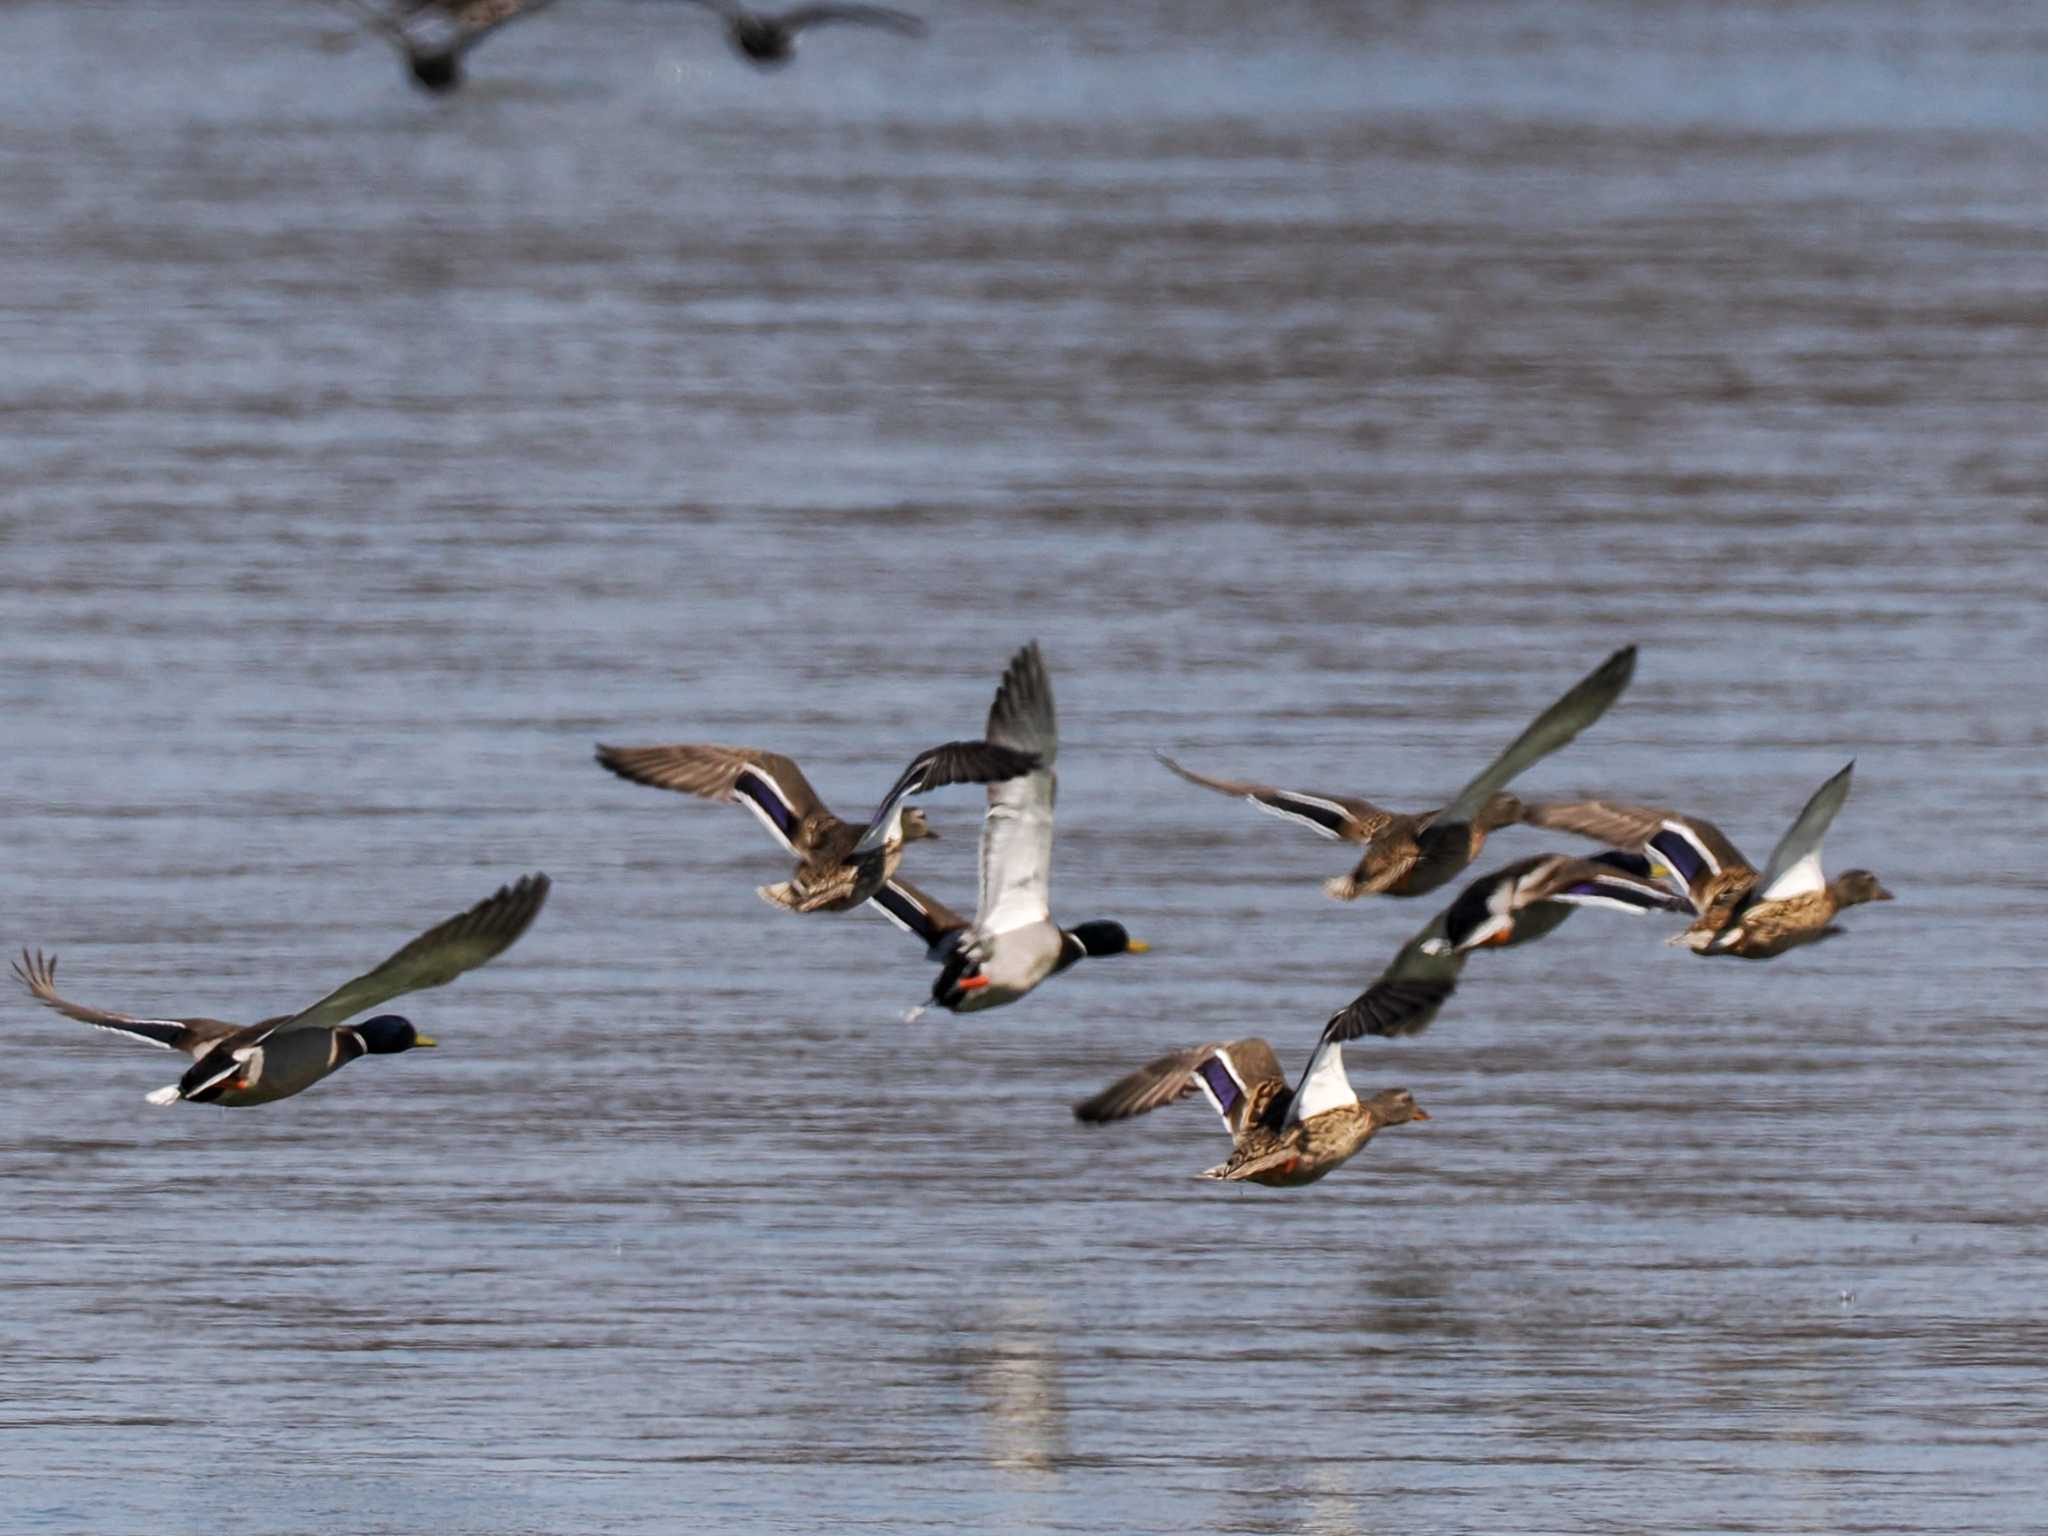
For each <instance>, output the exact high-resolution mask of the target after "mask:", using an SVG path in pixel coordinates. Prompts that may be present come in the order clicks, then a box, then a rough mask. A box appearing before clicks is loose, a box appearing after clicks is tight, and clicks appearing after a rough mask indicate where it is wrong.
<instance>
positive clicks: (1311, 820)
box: [1152, 752, 1393, 843]
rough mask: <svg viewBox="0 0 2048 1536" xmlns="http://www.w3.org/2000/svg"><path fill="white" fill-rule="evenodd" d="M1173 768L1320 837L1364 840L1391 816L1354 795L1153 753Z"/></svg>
mask: <svg viewBox="0 0 2048 1536" xmlns="http://www.w3.org/2000/svg"><path fill="white" fill-rule="evenodd" d="M1152 755H1153V756H1154V757H1156V758H1158V759H1159V761H1160V762H1162V763H1164V764H1165V765H1166V767H1167V768H1168V769H1170V770H1171V771H1172V772H1174V773H1177V774H1179V775H1180V776H1181V777H1182V778H1184V779H1186V780H1187V781H1188V782H1189V783H1190V784H1199V785H1201V786H1202V788H1204V789H1213V790H1215V791H1216V792H1217V793H1218V794H1222V795H1237V796H1240V797H1241V798H1243V799H1246V800H1249V801H1250V802H1251V803H1252V804H1253V805H1255V806H1257V807H1258V808H1259V809H1260V810H1262V811H1265V812H1267V813H1269V814H1271V815H1274V816H1281V817H1285V818H1286V819H1287V820H1288V821H1294V822H1299V823H1301V825H1303V826H1305V827H1307V828H1308V829H1309V830H1310V831H1311V832H1314V833H1316V834H1318V835H1319V836H1322V837H1328V838H1335V839H1338V840H1340V841H1342V842H1347V843H1363V842H1366V841H1368V840H1369V839H1370V838H1371V837H1372V835H1373V834H1374V833H1375V832H1377V831H1379V830H1380V828H1382V827H1384V826H1385V825H1386V824H1387V823H1388V822H1390V821H1392V820H1393V817H1392V816H1391V815H1390V814H1388V813H1387V812H1386V811H1383V810H1381V809H1380V808H1379V807H1378V806H1376V805H1374V804H1373V803H1372V802H1371V801H1370V800H1361V799H1359V798H1358V797H1357V796H1356V795H1329V794H1324V793H1323V792H1322V791H1320V790H1309V789H1279V788H1276V787H1275V786H1274V785H1271V784H1254V783H1252V782H1250V781H1248V780H1242V779H1212V778H1210V777H1209V775H1207V774H1206V773H1196V772H1195V771H1194V770H1193V769H1191V768H1183V767H1182V766H1181V765H1180V764H1179V763H1177V762H1175V761H1174V760H1173V759H1172V758H1170V757H1168V756H1167V755H1166V754H1165V753H1164V752H1155V753H1153V754H1152Z"/></svg>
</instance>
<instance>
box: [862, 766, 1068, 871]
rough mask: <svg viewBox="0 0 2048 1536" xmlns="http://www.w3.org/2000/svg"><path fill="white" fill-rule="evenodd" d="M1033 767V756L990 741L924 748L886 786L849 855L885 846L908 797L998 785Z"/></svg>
mask: <svg viewBox="0 0 2048 1536" xmlns="http://www.w3.org/2000/svg"><path fill="white" fill-rule="evenodd" d="M1037 766H1038V754H1037V753H1035V752H1020V751H1018V750H1017V749H1016V748H1014V747H1006V746H1001V745H999V744H997V743H996V742H993V741H949V742H946V743H944V744H942V745H940V746H936V747H928V748H926V749H925V750H924V751H922V752H920V753H918V754H917V756H916V757H914V758H912V759H911V760H910V766H909V767H908V768H905V769H904V770H903V772H902V773H900V774H898V775H897V778H896V782H895V783H894V784H892V785H890V786H889V793H888V794H886V795H884V796H883V797H882V803H881V804H880V805H878V806H876V807H875V814H874V815H873V816H872V817H870V818H869V819H868V824H867V829H866V830H865V831H863V832H862V833H861V835H860V841H859V842H857V843H855V844H854V845H853V851H854V852H855V853H872V852H874V850H875V849H877V848H879V847H881V846H882V844H884V843H885V842H887V841H888V840H889V835H890V832H891V830H892V829H893V828H894V827H895V825H896V817H897V813H898V810H899V808H900V807H901V806H902V804H903V802H904V801H905V800H906V799H908V798H909V797H910V796H912V795H920V794H923V793H924V792H925V791H926V790H931V789H943V788H944V787H945V786H946V785H948V784H991V783H1001V782H1002V781H1003V780H1005V779H1014V778H1016V777H1017V776H1018V775H1019V774H1025V773H1029V772H1030V771H1031V770H1032V769H1034V768H1036V767H1037Z"/></svg>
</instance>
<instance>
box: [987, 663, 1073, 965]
mask: <svg viewBox="0 0 2048 1536" xmlns="http://www.w3.org/2000/svg"><path fill="white" fill-rule="evenodd" d="M986 734H987V737H988V739H989V740H990V741H991V742H994V743H995V744H996V745H998V746H1003V747H1010V748H1012V749H1014V750H1016V751H1018V752H1030V753H1033V754H1035V755H1036V757H1037V758H1038V766H1037V767H1035V768H1033V769H1032V770H1031V771H1030V772H1029V773H1026V774H1023V775H1021V776H1019V777H1017V778H1013V779H1008V780H1005V781H1004V782H1002V783H999V784H992V785H990V786H989V791H988V814H987V815H986V816H984V817H983V818H982V823H981V904H980V906H979V907H977V908H976V909H975V914H974V926H975V927H976V929H978V930H979V931H981V932H983V933H1008V932H1010V931H1011V930H1012V929H1016V928H1027V927H1030V926H1031V925H1032V924H1034V923H1043V922H1046V921H1049V920H1050V918H1051V916H1052V815H1053V801H1054V799H1055V797H1056V795H1057V793H1058V786H1057V783H1056V781H1055V779H1054V777H1053V759H1054V758H1055V757H1056V756H1057V755H1058V753H1059V745H1060V743H1059V725H1058V722H1057V720H1056V718H1055V716H1054V713H1053V702H1052V679H1051V678H1050V677H1049V676H1048V675H1047V674H1046V670H1045V658H1044V656H1043V655H1041V654H1040V653H1039V649H1038V642H1037V641H1035V640H1034V641H1033V642H1032V643H1031V644H1029V645H1027V646H1025V647H1024V649H1022V650H1021V651H1019V652H1018V653H1017V654H1016V655H1015V656H1013V657H1011V658H1010V665H1009V667H1008V668H1007V669H1006V670H1005V671H1004V673H1003V681H1002V683H1001V685H1000V686H999V687H998V688H997V689H996V697H995V702H994V703H992V704H991V705H989V710H988V730H987V732H986Z"/></svg>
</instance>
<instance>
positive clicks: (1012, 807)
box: [874, 641, 1151, 1013]
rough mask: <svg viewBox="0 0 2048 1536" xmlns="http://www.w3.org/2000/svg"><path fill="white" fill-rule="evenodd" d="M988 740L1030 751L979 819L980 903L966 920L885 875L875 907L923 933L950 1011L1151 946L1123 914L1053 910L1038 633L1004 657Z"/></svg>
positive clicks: (1045, 700) (1053, 730)
mask: <svg viewBox="0 0 2048 1536" xmlns="http://www.w3.org/2000/svg"><path fill="white" fill-rule="evenodd" d="M987 735H988V739H989V740H990V741H991V742H994V743H997V744H1000V745H1002V746H1004V747H1007V748H1009V749H1011V750H1014V751H1016V752H1018V753H1022V754H1028V755H1029V756H1030V757H1031V758H1032V760H1033V762H1034V763H1035V765H1036V766H1034V767H1033V768H1032V770H1031V771H1030V772H1029V773H1025V774H1020V775H1018V776H1017V777H1015V778H1012V779H1007V780H1004V781H1003V782H1000V783H992V784H991V785H990V786H989V791H988V813H987V814H986V815H985V816H984V817H983V818H982V823H981V905H980V906H979V907H978V908H977V909H976V911H975V914H974V921H973V922H972V923H969V922H967V921H966V920H964V919H963V918H962V917H961V916H960V915H959V914H958V913H957V912H954V911H953V910H952V909H951V908H949V907H947V906H945V905H944V904H943V903H941V902H938V901H935V900H933V899H932V898H931V897H929V896H927V895H925V893H924V892H922V891H920V890H918V889H917V887H915V886H913V885H910V884H908V883H907V882H905V881H902V880H895V879H891V880H889V881H886V882H884V884H883V886H882V888H881V890H880V891H878V892H877V893H876V895H875V898H874V901H875V906H876V908H877V909H878V910H879V911H880V912H881V913H882V915H883V916H884V917H887V918H888V919H889V920H890V921H891V922H893V923H895V924H896V925H897V926H898V927H899V928H902V929H904V930H905V931H906V932H909V933H913V934H915V935H917V936H918V937H919V938H921V939H923V940H924V942H925V946H926V954H927V955H928V956H929V957H930V958H932V959H934V960H937V961H939V962H940V966H939V974H938V978H937V980H935V981H934V982H933V983H932V1001H933V1002H934V1003H935V1004H937V1005H938V1006H939V1007H941V1008H946V1009H950V1010H952V1011H953V1012H955V1013H977V1012H980V1011H981V1010H982V1009H985V1008H999V1007H1001V1006H1002V1005H1003V1004H1005V1003H1014V1002H1015V1001H1017V999H1018V998H1020V997H1023V996H1024V995H1025V994H1027V993H1028V992H1030V991H1031V990H1032V989H1033V988H1034V987H1036V986H1038V985H1039V983H1040V982H1043V981H1045V980H1046V979H1047V978H1049V977H1053V976H1057V975H1058V974H1059V973H1060V972H1061V971H1064V970H1066V969H1067V968H1068V967H1070V966H1072V965H1074V964H1075V963H1076V962H1077V961H1080V960H1085V959H1088V958H1089V957H1091V956H1093V957H1102V956H1108V955H1142V954H1144V953H1145V952H1146V950H1147V949H1149V948H1150V947H1151V946H1150V945H1148V944H1145V943H1143V942H1141V941H1139V940H1137V939H1134V938H1132V937H1131V936H1130V934H1129V932H1128V931H1126V930H1125V928H1124V926H1123V924H1122V923H1115V922H1109V921H1106V920H1105V921H1097V922H1092V923H1081V924H1078V925H1077V926H1075V927H1073V928H1062V927H1061V926H1060V925H1059V924H1058V923H1056V922H1054V921H1053V916H1052V813H1053V801H1054V798H1055V796H1056V792H1057V786H1056V783H1055V780H1054V772H1053V759H1054V758H1055V757H1057V756H1058V754H1059V725H1058V722H1057V720H1056V718H1055V716H1054V713H1053V702H1052V678H1051V677H1050V676H1049V675H1048V674H1047V672H1046V670H1045V657H1044V656H1043V655H1042V654H1041V653H1040V652H1039V649H1038V644H1037V642H1036V641H1034V642H1032V643H1031V644H1030V645H1027V646H1025V647H1024V649H1022V650H1021V651H1019V652H1017V654H1016V655H1015V656H1013V657H1011V658H1010V665H1009V667H1008V668H1007V669H1006V670H1005V671H1004V673H1003V680H1002V683H1001V685H1000V686H998V687H997V689H996V696H995V702H994V703H992V704H990V705H989V711H988V730H987Z"/></svg>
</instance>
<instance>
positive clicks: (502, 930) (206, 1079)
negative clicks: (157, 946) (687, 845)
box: [14, 875, 548, 1108]
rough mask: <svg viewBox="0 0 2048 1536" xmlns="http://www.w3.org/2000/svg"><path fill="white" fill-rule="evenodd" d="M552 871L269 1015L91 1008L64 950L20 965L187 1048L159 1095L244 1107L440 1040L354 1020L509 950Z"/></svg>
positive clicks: (385, 1019) (39, 981)
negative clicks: (64, 978)
mask: <svg viewBox="0 0 2048 1536" xmlns="http://www.w3.org/2000/svg"><path fill="white" fill-rule="evenodd" d="M547 895H548V877H547V876H546V875H527V876H524V877H523V878H521V879H519V880H517V881H515V882H513V883H512V884H511V885H507V886H503V887H501V888H500V889H499V890H498V891H497V893H496V894H495V895H492V896H490V897H488V898H486V899H485V900H483V901H480V902H478V903H477V904H476V905H475V906H473V907H471V908H470V909H469V910H468V911H467V912H459V913H457V914H456V915H455V916H454V917H451V918H449V919H448V920H447V921H446V922H445V923H440V924H437V925H436V926H435V927H432V928H429V929H428V930H427V931H426V932H425V933H423V934H421V935H420V936H419V937H418V938H416V939H414V940H413V941H412V942H411V943H410V944H408V945H406V946H405V947H404V948H403V949H401V950H399V951H398V953H396V954H395V955H393V956H391V958H390V959H388V960H386V961H385V962H384V963H383V964H382V965H380V966H378V967H377V968H376V969H375V970H373V971H367V972H365V973H364V974H363V975H361V976H358V977H356V979H355V980H354V981H351V982H348V983H346V984H345V985H343V986H340V987H337V988H336V989H335V990H334V991H332V992H330V993H328V994H327V996H325V997H323V998H321V999H320V1001H319V1002H317V1003H315V1004H313V1005H312V1007H310V1008H305V1009H302V1010H301V1011H299V1012H298V1013H291V1014H281V1015H279V1016H278V1017H277V1018H274V1019H265V1020H264V1021H263V1022H262V1023H260V1024H249V1025H237V1024H229V1023H227V1022H225V1021H223V1020H221V1019H205V1018H192V1019H146V1018H138V1017H136V1016H135V1015H133V1014H127V1013H111V1012H108V1011H107V1010H105V1009H102V1008H89V1007H87V1006H85V1005H84V1004H83V1003H74V1002H70V1001H68V1000H67V999H65V998H62V997H59V996H58V995H57V959H56V956H54V955H52V956H50V957H48V958H47V959H46V958H45V957H44V956H43V955H42V954H41V953H40V952H38V953H36V954H34V955H31V954H29V953H28V951H26V950H24V951H22V956H21V959H20V960H18V961H16V962H15V965H14V974H15V976H16V977H18V978H19V979H20V981H21V984H22V985H23V986H25V987H27V988H28V990H29V993H30V995H31V996H33V997H34V998H35V999H36V1000H37V1001H38V1002H40V1003H42V1004H44V1005H45V1006H46V1007H50V1008H54V1009H56V1010H57V1011H58V1012H59V1013H61V1014H63V1015H64V1016H65V1017H66V1018H72V1019H76V1020H78V1021H79V1022H80V1023H81V1024H90V1025H93V1026H94V1027H95V1028H97V1029H108V1030H112V1031H114V1032H115V1033H116V1034H121V1035H126V1036H127V1037H128V1038H129V1039H130V1040H140V1041H142V1042H143V1043H144V1044H145V1045H155V1046H160V1047H162V1048H163V1049H165V1050H169V1051H183V1052H184V1053H185V1054H186V1055H187V1056H190V1057H191V1058H192V1059H193V1064H192V1067H191V1069H190V1070H189V1071H187V1072H186V1073H185V1075H184V1077H182V1078H181V1079H179V1081H177V1082H175V1083H173V1084H171V1085H170V1086H169V1087H166V1088H159V1089H157V1090H156V1091H155V1092H154V1093H152V1094H150V1095H149V1096H148V1098H149V1102H150V1103H152V1104H176V1103H178V1102H179V1101H180V1100H183V1101H185V1102H187V1103H192V1104H224V1105H227V1106H229V1107H230V1108H242V1107H244V1106H247V1105H251V1104H269V1103H271V1102H273V1101H274V1100H277V1099H285V1098H290V1097H291V1096H292V1095H293V1094H295V1093H303V1092H304V1091H305V1090H306V1089H308V1088H310V1087H312V1086H313V1085H314V1084H315V1083H317V1082H319V1081H320V1080H321V1079H322V1078H324V1077H326V1076H328V1075H329V1074H330V1073H333V1072H338V1071H340V1070H341V1068H343V1067H345V1066H347V1065H348V1064H349V1063H350V1062H352V1061H354V1060H355V1059H356V1058H357V1057H359V1056H395V1055H397V1054H398V1053H399V1052H401V1051H409V1050H412V1049H414V1048H415V1047H418V1046H431V1045H433V1044H434V1043H435V1042H434V1041H432V1040H430V1039H429V1038H427V1037H426V1036H425V1035H423V1034H421V1033H419V1031H418V1030H416V1029H414V1028H413V1026H412V1023H411V1021H410V1020H408V1019H403V1018H400V1017H399V1016H398V1015H397V1014H395V1013H387V1014H380V1015H379V1016H378V1017H376V1018H374V1019H368V1020H365V1021H364V1022H363V1023H361V1024H349V1023H348V1022H347V1020H349V1019H352V1018H354V1017H355V1016H356V1015H357V1014H359V1013H361V1012H363V1011H364V1010H365V1009H369V1008H374V1007H376V1006H377V1005H378V1004H379V1003H382V1002H388V1001H389V1000H390V999H392V998H394V997H398V996H400V995H401V994H403V993H407V992H418V991H422V990H424V989H425V988H427V987H441V986H446V985H447V984H448V983H449V982H451V981H453V980H454V979H455V978H456V977H458V976H460V975H461V974H462V973H463V972H464V971H467V970H472V969H474V968H475V967H477V966H479V965H482V964H483V963H484V962H485V961H486V960H489V959H490V958H492V957H493V956H494V955H499V954H502V953H504V951H505V950H506V949H508V948H510V947H511V945H512V942H513V941H514V940H515V939H517V938H518V937H519V936H520V935H521V934H522V933H524V932H526V929H527V926H528V925H529V924H530V923H532V921H533V920H534V918H535V916H537V915H538V914H539V912H540V909H541V903H542V902H544V901H546V900H547Z"/></svg>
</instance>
